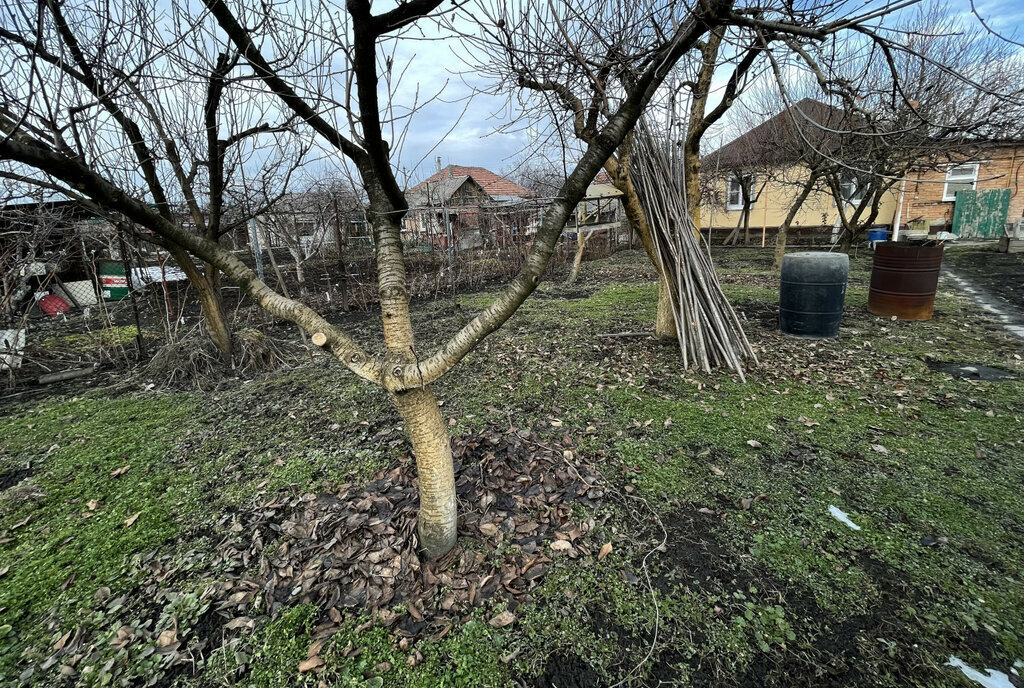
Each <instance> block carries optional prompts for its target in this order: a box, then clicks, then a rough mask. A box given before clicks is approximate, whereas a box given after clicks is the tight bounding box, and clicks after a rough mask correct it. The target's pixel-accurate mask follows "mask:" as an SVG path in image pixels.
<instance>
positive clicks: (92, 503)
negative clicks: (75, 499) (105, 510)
mask: <svg viewBox="0 0 1024 688" xmlns="http://www.w3.org/2000/svg"><path fill="white" fill-rule="evenodd" d="M85 506H86V507H87V508H88V509H89V511H96V509H98V508H99V506H100V503H99V502H97V501H96V500H95V499H90V500H89V501H88V502H86V503H85Z"/></svg>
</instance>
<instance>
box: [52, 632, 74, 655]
mask: <svg viewBox="0 0 1024 688" xmlns="http://www.w3.org/2000/svg"><path fill="white" fill-rule="evenodd" d="M70 637H71V631H68V632H67V633H65V634H64V635H62V636H61V637H60V640H58V641H57V642H55V643H54V644H53V650H54V652H57V651H59V650H61V649H63V648H64V645H66V644H67V642H68V638H70Z"/></svg>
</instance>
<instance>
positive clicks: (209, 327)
mask: <svg viewBox="0 0 1024 688" xmlns="http://www.w3.org/2000/svg"><path fill="white" fill-rule="evenodd" d="M167 250H168V252H169V253H170V254H171V257H173V258H174V261H175V262H176V263H177V264H178V267H180V268H181V270H182V272H184V273H185V276H186V277H187V278H188V281H189V284H191V285H192V286H193V287H195V289H196V294H198V295H199V307H200V310H201V311H202V313H203V323H204V324H205V325H206V333H207V334H208V335H210V339H211V340H213V343H214V345H215V346H216V347H217V351H219V352H220V357H221V359H222V360H223V361H225V362H228V361H230V360H231V354H232V352H233V349H232V344H231V326H230V325H229V324H228V316H227V311H225V310H224V299H223V298H222V297H221V291H220V272H219V270H218V269H217V268H214V267H213V266H208V269H209V270H210V272H209V273H208V274H209V275H210V276H209V277H208V276H207V275H205V274H203V272H202V271H201V270H200V269H199V268H197V267H196V264H195V263H193V262H192V259H191V258H190V257H189V255H188V253H186V252H185V250H184V249H182V248H181V247H179V246H177V245H176V244H173V243H168V244H167Z"/></svg>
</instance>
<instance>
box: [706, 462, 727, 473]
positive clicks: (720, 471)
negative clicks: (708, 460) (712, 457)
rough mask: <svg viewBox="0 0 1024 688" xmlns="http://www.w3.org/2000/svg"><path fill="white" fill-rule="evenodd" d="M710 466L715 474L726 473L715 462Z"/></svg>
mask: <svg viewBox="0 0 1024 688" xmlns="http://www.w3.org/2000/svg"><path fill="white" fill-rule="evenodd" d="M708 468H710V469H711V472H712V473H714V474H715V475H725V471H723V470H722V469H721V468H719V467H718V466H716V465H714V464H711V465H710V466H708Z"/></svg>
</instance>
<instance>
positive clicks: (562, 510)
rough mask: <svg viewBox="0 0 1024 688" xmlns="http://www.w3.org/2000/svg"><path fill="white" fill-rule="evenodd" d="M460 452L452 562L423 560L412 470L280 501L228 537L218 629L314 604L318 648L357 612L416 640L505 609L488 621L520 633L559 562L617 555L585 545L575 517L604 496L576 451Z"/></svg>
mask: <svg viewBox="0 0 1024 688" xmlns="http://www.w3.org/2000/svg"><path fill="white" fill-rule="evenodd" d="M453 453H454V455H455V470H456V490H457V494H458V498H459V504H460V517H459V545H457V546H456V548H455V549H454V550H453V551H452V552H451V553H449V554H448V555H446V556H445V557H443V558H442V559H440V560H437V561H426V560H423V559H421V558H420V556H419V553H418V552H417V538H416V508H417V504H418V500H417V479H416V471H415V467H414V465H413V463H412V461H411V460H410V461H406V462H404V463H403V465H402V466H400V467H398V468H395V469H392V470H389V471H386V472H384V473H381V474H379V475H377V476H376V479H375V480H373V481H372V482H371V483H369V484H368V485H366V486H365V487H363V488H361V489H355V488H353V487H352V486H351V485H347V484H346V485H339V486H337V488H336V490H334V491H333V492H331V493H329V494H319V495H317V494H305V495H302V496H299V497H288V498H285V497H280V496H278V497H273V498H271V499H268V500H265V501H262V502H261V503H260V504H259V505H258V506H257V507H256V508H255V510H253V511H252V512H251V513H249V514H244V515H240V516H236V517H235V518H236V520H235V521H234V523H233V524H231V523H225V524H224V525H225V526H227V529H228V530H230V531H231V532H230V535H228V536H227V537H225V538H224V539H223V541H222V542H220V544H219V545H218V546H217V557H216V559H217V560H216V561H215V562H214V566H216V567H218V568H223V569H226V570H227V571H229V574H228V577H227V580H226V581H225V582H223V583H222V584H221V585H220V586H219V587H218V592H217V594H216V597H217V599H216V600H215V601H214V605H213V608H214V609H215V610H216V612H217V613H218V614H219V615H220V616H221V617H222V619H221V623H222V624H224V626H225V628H226V629H242V628H251V627H252V625H253V624H254V623H255V621H256V620H254V619H252V616H259V617H270V618H272V617H274V616H276V615H277V614H278V613H279V612H280V611H281V610H282V609H284V608H286V607H291V606H294V605H298V604H305V603H312V604H315V605H317V606H319V607H320V608H321V609H322V610H324V612H325V615H324V618H323V623H322V624H321V625H320V626H319V627H318V628H317V631H316V635H317V636H318V637H320V638H324V637H328V636H329V635H330V634H331V633H332V631H336V630H338V629H340V626H341V623H342V620H343V618H345V617H346V616H348V618H352V616H353V614H352V613H346V610H348V611H349V612H358V613H368V614H370V615H371V617H372V618H373V619H374V620H375V622H376V623H378V624H381V625H384V626H388V627H391V628H393V630H394V633H395V634H396V636H399V637H402V638H410V639H412V638H416V637H420V636H426V635H441V634H444V633H447V632H448V630H450V629H451V628H452V627H453V626H454V625H455V624H457V623H460V622H463V621H465V620H468V616H469V615H470V614H472V613H473V611H474V610H475V609H478V608H482V607H485V605H488V604H491V605H494V604H495V603H500V607H501V608H503V611H502V612H501V613H498V614H495V615H493V617H491V618H490V622H491V624H492V625H494V626H496V627H501V626H506V625H510V624H512V623H515V621H516V617H515V612H516V610H517V608H518V607H519V606H520V605H521V604H524V603H527V602H529V601H530V600H531V591H532V590H533V589H534V588H536V587H537V585H538V584H539V583H540V582H541V581H542V580H543V578H544V576H545V574H546V573H547V571H548V569H549V566H550V565H551V564H552V561H553V559H554V558H556V557H570V558H576V557H579V556H595V557H599V558H603V555H604V554H607V550H608V549H610V547H609V546H607V545H606V546H605V549H604V550H602V544H603V543H601V542H597V543H593V542H590V541H589V538H588V537H587V533H589V532H590V531H591V530H593V529H594V527H595V526H596V525H597V524H596V523H595V520H594V517H592V516H590V517H586V518H585V519H583V520H580V519H579V517H577V518H576V519H575V520H574V519H573V513H572V512H573V505H574V504H576V503H578V504H581V505H583V506H585V507H588V508H591V509H593V508H594V507H597V506H599V505H600V504H601V503H602V501H603V499H604V498H605V493H604V489H603V488H601V487H600V486H599V484H598V474H597V472H596V471H595V470H593V469H592V468H590V467H589V466H587V465H585V464H583V463H581V462H579V461H578V460H577V459H576V458H575V456H574V455H573V453H572V451H571V450H568V449H564V448H563V446H561V445H560V446H559V447H558V448H555V447H551V446H548V445H545V444H543V443H542V442H541V441H540V439H539V438H538V437H537V435H536V434H534V433H533V432H532V431H529V430H517V429H515V428H513V429H510V430H508V431H505V432H498V431H495V430H489V431H485V432H483V433H480V434H474V435H470V436H465V437H459V438H455V439H454V441H453ZM396 608H397V609H402V608H404V609H405V610H407V612H405V613H395V612H394V611H393V610H394V609H396ZM487 608H490V607H487ZM250 615H251V616H250Z"/></svg>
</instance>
